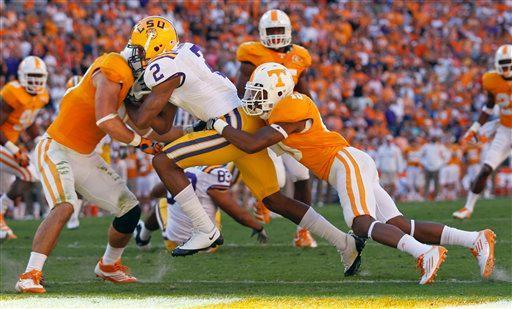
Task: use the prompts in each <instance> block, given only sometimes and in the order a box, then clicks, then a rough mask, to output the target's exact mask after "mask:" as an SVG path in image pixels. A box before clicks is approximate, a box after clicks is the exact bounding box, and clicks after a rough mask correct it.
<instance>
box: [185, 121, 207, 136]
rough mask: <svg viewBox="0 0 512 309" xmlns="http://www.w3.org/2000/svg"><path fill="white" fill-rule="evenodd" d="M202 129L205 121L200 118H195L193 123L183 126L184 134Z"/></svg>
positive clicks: (204, 128) (204, 127) (204, 126)
mask: <svg viewBox="0 0 512 309" xmlns="http://www.w3.org/2000/svg"><path fill="white" fill-rule="evenodd" d="M204 130H206V122H204V121H202V120H197V121H196V122H194V123H193V124H191V125H188V126H186V127H184V128H183V132H184V133H185V134H188V133H192V132H199V131H204Z"/></svg>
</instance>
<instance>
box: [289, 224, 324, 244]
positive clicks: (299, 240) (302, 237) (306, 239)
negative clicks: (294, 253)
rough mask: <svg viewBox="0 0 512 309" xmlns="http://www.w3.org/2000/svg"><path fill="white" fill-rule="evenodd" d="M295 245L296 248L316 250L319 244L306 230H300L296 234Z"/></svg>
mask: <svg viewBox="0 0 512 309" xmlns="http://www.w3.org/2000/svg"><path fill="white" fill-rule="evenodd" d="M293 245H294V246H295V247H296V248H316V247H318V244H317V243H316V240H315V239H314V238H313V236H312V235H311V233H310V232H309V231H308V230H307V229H304V228H300V229H298V230H297V232H296V233H295V238H294V239H293Z"/></svg>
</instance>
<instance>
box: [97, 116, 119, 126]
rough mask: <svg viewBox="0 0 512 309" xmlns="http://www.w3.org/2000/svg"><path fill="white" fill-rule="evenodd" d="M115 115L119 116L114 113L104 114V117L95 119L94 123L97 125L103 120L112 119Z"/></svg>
mask: <svg viewBox="0 0 512 309" xmlns="http://www.w3.org/2000/svg"><path fill="white" fill-rule="evenodd" d="M117 116H119V115H117V114H114V113H112V114H108V115H107V116H105V117H103V118H101V119H100V120H98V121H96V125H97V126H98V127H99V126H100V124H102V123H104V122H105V121H109V120H110V119H114V118H116V117H117Z"/></svg>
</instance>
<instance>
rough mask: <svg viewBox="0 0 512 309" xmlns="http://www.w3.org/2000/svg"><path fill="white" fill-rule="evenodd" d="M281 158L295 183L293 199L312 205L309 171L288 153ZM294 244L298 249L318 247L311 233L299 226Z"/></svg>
mask: <svg viewBox="0 0 512 309" xmlns="http://www.w3.org/2000/svg"><path fill="white" fill-rule="evenodd" d="M281 157H282V160H283V164H284V167H285V170H286V175H287V176H288V178H289V179H290V180H291V181H292V182H293V186H294V190H293V198H294V199H295V200H297V201H299V202H302V203H304V204H306V205H311V182H310V179H309V169H308V168H307V167H305V166H304V165H302V164H301V163H300V162H299V161H297V160H295V159H294V158H292V157H291V156H290V155H289V154H287V153H285V154H283V155H281ZM293 244H294V245H295V247H297V248H316V247H317V246H318V245H317V243H316V240H315V239H314V238H313V236H312V235H311V233H310V232H309V231H308V230H307V229H305V228H303V227H301V226H297V231H296V232H295V237H294V239H293Z"/></svg>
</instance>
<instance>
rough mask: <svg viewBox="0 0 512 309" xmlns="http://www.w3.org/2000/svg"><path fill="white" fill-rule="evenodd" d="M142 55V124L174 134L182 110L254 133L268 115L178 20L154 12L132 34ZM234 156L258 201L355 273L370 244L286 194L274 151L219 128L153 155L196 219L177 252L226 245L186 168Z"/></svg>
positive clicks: (134, 112)
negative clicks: (244, 96) (181, 34)
mask: <svg viewBox="0 0 512 309" xmlns="http://www.w3.org/2000/svg"><path fill="white" fill-rule="evenodd" d="M129 44H130V46H132V47H134V48H133V51H134V54H133V55H132V57H129V60H128V62H129V63H131V66H132V69H133V70H137V69H145V70H144V74H143V78H144V84H145V87H147V88H149V89H151V93H150V94H149V95H147V96H146V97H145V98H144V101H143V103H142V104H141V105H140V106H136V105H135V104H128V105H127V111H128V113H129V116H130V118H131V119H132V120H133V122H134V123H135V125H136V126H137V127H140V128H148V127H151V128H153V129H154V130H155V131H156V132H157V133H158V132H167V131H169V129H170V128H171V127H172V123H173V121H172V120H173V117H174V113H175V111H176V108H177V107H181V108H183V109H184V110H186V111H188V112H189V113H191V114H192V115H193V116H195V117H197V118H199V119H200V120H202V121H207V120H208V119H210V118H216V117H220V118H223V119H225V120H226V122H227V123H230V124H231V125H232V126H233V127H235V128H239V129H241V130H244V131H247V132H254V131H256V130H258V129H259V128H261V127H262V126H264V122H263V120H261V119H259V118H258V117H253V116H249V115H247V114H246V113H244V112H243V110H242V108H241V107H240V106H241V101H240V99H239V98H238V95H237V91H236V87H235V86H234V85H233V84H232V83H231V81H229V79H227V78H225V77H224V76H223V75H222V73H220V72H217V71H213V70H212V69H211V68H210V67H209V66H208V64H207V63H206V61H205V59H204V57H203V55H202V53H201V50H200V48H199V47H198V46H197V45H194V44H191V43H183V44H178V37H177V34H176V32H175V30H174V27H173V26H172V23H171V22H170V21H168V20H167V19H165V18H162V17H154V16H152V17H147V18H145V19H143V20H141V21H140V22H139V23H138V24H137V25H135V27H134V30H133V32H132V36H131V39H130V43H129ZM230 161H233V162H234V164H235V165H236V166H237V168H238V169H239V170H240V173H241V174H242V177H243V180H244V183H245V184H246V185H247V186H248V187H249V188H250V189H251V191H252V193H253V194H254V195H255V196H256V198H258V199H260V200H262V201H263V202H264V203H265V205H266V206H267V207H268V208H269V209H270V210H272V211H274V212H276V213H278V214H281V215H283V216H284V217H286V218H288V219H290V220H291V221H293V222H294V223H295V224H300V225H301V226H302V227H305V228H308V229H309V230H310V231H311V232H313V233H315V234H317V235H319V236H321V237H323V238H325V239H326V240H327V241H329V243H331V244H332V245H333V246H335V247H336V248H337V250H338V251H339V252H340V254H341V256H342V260H343V263H344V264H345V269H346V271H345V273H346V274H347V275H352V274H354V273H355V271H356V270H357V269H358V267H359V264H360V252H361V250H362V247H363V246H364V241H363V240H361V239H357V238H355V237H353V236H350V235H348V234H345V233H343V232H342V231H340V230H339V229H337V228H336V227H335V226H334V225H332V224H331V223H330V222H328V221H327V220H326V219H325V218H324V217H322V216H321V215H320V214H318V213H317V212H316V211H314V210H313V209H312V208H310V207H309V206H308V205H306V204H303V203H300V202H298V201H295V200H293V199H290V198H287V197H286V196H284V195H282V194H281V193H280V192H279V186H278V183H277V179H276V178H277V177H276V172H275V168H274V164H273V162H272V160H271V159H270V158H269V156H268V152H267V150H266V149H265V150H262V151H259V152H257V153H254V154H247V153H245V152H243V151H242V150H240V149H238V148H236V147H235V146H233V145H231V144H230V143H229V142H228V141H227V140H226V139H224V138H223V137H222V136H221V135H219V134H218V133H217V132H216V131H215V130H206V131H198V132H192V133H189V134H186V135H184V136H183V137H181V138H179V139H177V140H175V141H174V142H172V143H170V144H168V145H167V146H165V147H164V150H163V152H162V153H160V154H159V155H156V156H155V157H154V158H153V166H154V168H155V170H156V172H157V173H158V175H159V176H160V179H161V180H162V182H163V183H164V184H165V186H166V188H167V189H168V190H169V191H170V192H171V194H172V195H173V197H174V199H175V200H176V201H177V202H178V204H179V205H180V207H181V209H182V210H183V211H184V213H186V214H187V216H188V217H189V218H190V220H191V221H192V225H193V227H194V233H193V234H192V236H191V238H190V239H189V240H188V241H187V242H186V243H184V244H183V245H181V246H179V247H177V248H176V249H174V250H173V251H172V254H173V255H174V256H184V255H190V254H194V253H197V252H198V251H200V250H207V249H208V248H210V247H215V246H217V245H220V244H222V243H223V239H222V236H221V234H220V232H219V230H218V229H217V228H216V227H215V225H214V224H213V222H212V221H211V220H210V218H209V217H208V215H207V214H206V212H205V211H204V209H203V207H202V206H201V202H200V201H199V199H198V197H197V195H196V194H195V192H194V189H193V187H192V185H191V183H190V181H189V180H188V178H187V177H186V175H185V173H184V171H183V169H185V168H187V167H193V166H202V165H218V164H226V163H228V162H230Z"/></svg>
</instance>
